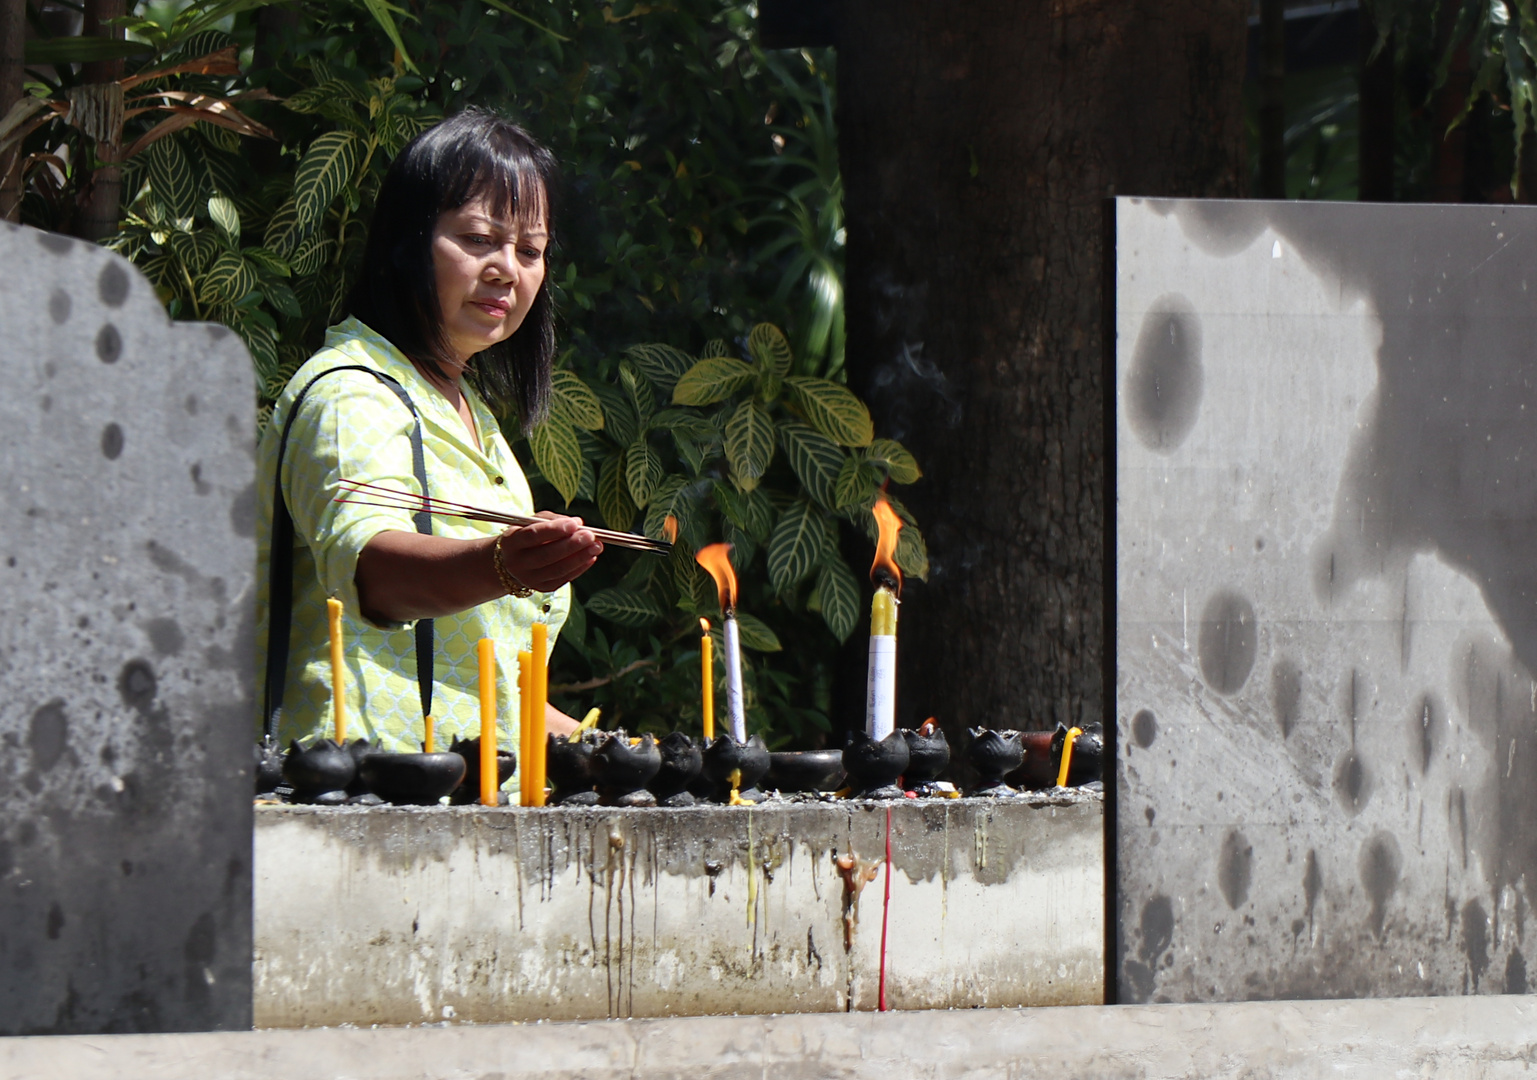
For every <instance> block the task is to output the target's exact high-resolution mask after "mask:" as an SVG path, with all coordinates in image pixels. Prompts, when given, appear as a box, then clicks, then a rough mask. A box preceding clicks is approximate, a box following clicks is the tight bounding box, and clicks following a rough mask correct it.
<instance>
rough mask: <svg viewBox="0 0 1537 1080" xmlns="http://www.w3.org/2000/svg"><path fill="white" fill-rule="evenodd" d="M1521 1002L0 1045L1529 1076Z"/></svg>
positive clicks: (224, 1054)
mask: <svg viewBox="0 0 1537 1080" xmlns="http://www.w3.org/2000/svg"><path fill="white" fill-rule="evenodd" d="M1534 1062H1537V1004H1534V1003H1533V1002H1532V1000H1531V999H1530V998H1525V997H1496V998H1480V999H1467V998H1459V999H1426V998H1417V999H1408V1000H1376V1001H1335V1002H1325V1001H1314V1002H1248V1003H1242V1004H1232V1005H1146V1006H1085V1007H1080V1008H1058V1009H1023V1010H1007V1009H967V1010H956V1011H947V1012H919V1013H879V1014H877V1013H852V1014H832V1015H829V1014H822V1015H798V1016H740V1017H726V1016H720V1017H690V1018H677V1019H666V1020H618V1021H597V1022H591V1023H570V1024H526V1025H506V1026H486V1027H469V1026H459V1027H429V1028H394V1029H382V1028H381V1029H378V1030H347V1029H335V1028H327V1029H315V1030H309V1031H256V1032H246V1033H218V1034H202V1035H122V1036H100V1037H87V1036H80V1037H73V1038H25V1039H0V1076H5V1077H6V1078H7V1080H56V1078H58V1077H69V1078H70V1080H118V1078H133V1080H138V1078H141V1077H154V1078H155V1080H273V1078H275V1077H282V1078H283V1080H338V1078H346V1080H520V1078H529V1080H534V1078H538V1080H663V1078H673V1077H681V1076H687V1077H690V1078H694V1080H738V1078H742V1080H746V1078H749V1077H750V1078H753V1080H811V1078H827V1080H891V1078H893V1077H901V1078H903V1080H952V1078H959V1077H967V1078H997V1080H1023V1078H1027V1077H1029V1078H1033V1077H1049V1078H1052V1080H1068V1078H1072V1080H1098V1078H1105V1080H1111V1078H1114V1080H1335V1078H1338V1077H1341V1076H1348V1077H1351V1078H1352V1080H1373V1078H1377V1077H1383V1078H1389V1077H1391V1078H1400V1077H1405V1076H1427V1077H1428V1076H1434V1077H1436V1078H1437V1080H1505V1078H1506V1077H1510V1078H1515V1077H1522V1078H1525V1077H1529V1076H1530V1075H1531V1069H1532V1067H1533V1064H1534Z"/></svg>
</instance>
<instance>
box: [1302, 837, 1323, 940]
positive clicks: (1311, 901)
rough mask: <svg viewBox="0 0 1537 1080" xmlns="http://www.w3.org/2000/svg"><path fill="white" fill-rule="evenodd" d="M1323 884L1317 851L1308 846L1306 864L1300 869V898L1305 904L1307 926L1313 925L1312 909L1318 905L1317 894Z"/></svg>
mask: <svg viewBox="0 0 1537 1080" xmlns="http://www.w3.org/2000/svg"><path fill="white" fill-rule="evenodd" d="M1323 884H1324V877H1323V874H1322V873H1320V872H1319V870H1318V852H1316V851H1314V850H1313V849H1312V848H1308V857H1307V864H1306V866H1305V867H1304V868H1303V871H1302V898H1303V902H1304V903H1306V904H1307V917H1308V926H1309V927H1311V926H1312V925H1313V909H1314V908H1315V907H1316V906H1317V905H1318V894H1319V892H1320V891H1321V890H1322V889H1323Z"/></svg>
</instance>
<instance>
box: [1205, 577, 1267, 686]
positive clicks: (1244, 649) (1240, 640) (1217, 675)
mask: <svg viewBox="0 0 1537 1080" xmlns="http://www.w3.org/2000/svg"><path fill="white" fill-rule="evenodd" d="M1256 631H1257V627H1256V625H1255V616H1254V605H1253V604H1251V603H1249V601H1248V600H1246V599H1245V598H1244V597H1242V596H1240V595H1239V594H1238V593H1236V592H1233V591H1230V590H1226V589H1224V590H1222V591H1220V592H1217V593H1215V594H1214V595H1213V596H1212V597H1211V599H1209V600H1207V601H1206V607H1205V609H1204V610H1203V611H1202V613H1201V630H1200V636H1199V638H1198V639H1197V641H1196V652H1197V654H1198V656H1199V658H1200V661H1201V675H1202V676H1203V677H1204V678H1205V679H1206V682H1207V684H1208V685H1209V686H1210V687H1211V688H1212V689H1213V690H1215V691H1217V693H1219V694H1225V695H1232V694H1236V693H1238V691H1240V690H1242V689H1243V685H1244V683H1246V682H1247V681H1248V679H1249V672H1250V671H1252V670H1253V668H1254V654H1255V650H1256V648H1257V646H1258V634H1257V632H1256Z"/></svg>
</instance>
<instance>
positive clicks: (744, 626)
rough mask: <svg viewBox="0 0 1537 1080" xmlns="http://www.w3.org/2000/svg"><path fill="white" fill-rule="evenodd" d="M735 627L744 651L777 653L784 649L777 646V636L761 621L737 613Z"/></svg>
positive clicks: (743, 613) (781, 646)
mask: <svg viewBox="0 0 1537 1080" xmlns="http://www.w3.org/2000/svg"><path fill="white" fill-rule="evenodd" d="M736 625H737V631H738V633H739V635H740V637H741V640H742V648H744V649H751V650H752V651H753V652H779V651H780V650H781V649H783V648H784V646H783V645H781V644H779V637H778V635H776V634H775V633H774V631H772V630H770V629H769V627H768V624H767V623H765V622H764V621H763V620H762V619H759V618H755V617H754V616H752V615H748V614H747V613H746V612H742V611H739V612H737V616H736Z"/></svg>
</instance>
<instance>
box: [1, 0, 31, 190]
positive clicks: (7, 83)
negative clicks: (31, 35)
mask: <svg viewBox="0 0 1537 1080" xmlns="http://www.w3.org/2000/svg"><path fill="white" fill-rule="evenodd" d="M26 37H27V2H26V0H0V117H4V116H5V115H6V114H7V113H9V112H10V111H11V107H12V106H13V105H15V104H16V103H17V102H18V101H20V100H21V85H22V81H23V79H22V76H23V56H24V53H25V50H26ZM20 152H21V148H20V147H19V146H18V147H16V149H15V152H14V153H3V152H0V219H4V220H6V221H15V220H16V219H17V213H18V209H17V208H18V207H19V206H20V204H21V168H20V167H19V166H17V165H16V163H15V162H16V157H17V156H18V155H19V154H20Z"/></svg>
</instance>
